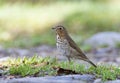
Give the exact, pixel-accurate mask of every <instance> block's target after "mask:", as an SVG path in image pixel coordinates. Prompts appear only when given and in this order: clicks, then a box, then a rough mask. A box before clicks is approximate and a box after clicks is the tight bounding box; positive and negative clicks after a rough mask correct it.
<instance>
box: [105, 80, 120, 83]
mask: <svg viewBox="0 0 120 83" xmlns="http://www.w3.org/2000/svg"><path fill="white" fill-rule="evenodd" d="M105 83H120V80H113V81H107V82H105Z"/></svg>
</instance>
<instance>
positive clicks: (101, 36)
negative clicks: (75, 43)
mask: <svg viewBox="0 0 120 83" xmlns="http://www.w3.org/2000/svg"><path fill="white" fill-rule="evenodd" d="M118 43H120V33H117V32H100V33H97V34H95V35H93V36H92V37H90V38H89V39H87V40H86V41H85V44H87V45H90V46H92V47H100V46H108V47H116V44H118Z"/></svg>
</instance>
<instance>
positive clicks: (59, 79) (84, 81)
mask: <svg viewBox="0 0 120 83" xmlns="http://www.w3.org/2000/svg"><path fill="white" fill-rule="evenodd" d="M94 78H95V76H93V75H66V76H48V77H26V78H18V79H7V80H0V83H93V81H94Z"/></svg>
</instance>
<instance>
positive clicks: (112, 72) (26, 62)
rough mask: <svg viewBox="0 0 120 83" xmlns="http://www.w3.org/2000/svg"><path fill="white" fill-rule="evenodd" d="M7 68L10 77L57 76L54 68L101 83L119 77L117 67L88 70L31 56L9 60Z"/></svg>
mask: <svg viewBox="0 0 120 83" xmlns="http://www.w3.org/2000/svg"><path fill="white" fill-rule="evenodd" d="M7 66H8V67H9V68H8V69H9V73H10V75H19V76H22V77H24V76H28V75H29V76H34V75H35V74H36V73H38V75H37V76H45V75H52V76H54V75H57V70H55V69H54V67H58V68H64V69H69V70H73V71H75V72H77V73H79V74H93V75H95V76H96V78H102V80H103V81H106V80H115V79H117V77H118V76H119V75H120V69H119V67H114V66H104V65H98V66H97V68H95V67H93V66H90V67H88V68H86V67H85V65H83V64H78V63H76V62H73V61H71V62H70V63H69V62H68V61H64V62H58V61H57V59H55V58H50V57H46V58H41V57H37V56H33V57H31V58H27V57H24V58H23V59H20V58H17V59H10V60H9V61H8V64H7Z"/></svg>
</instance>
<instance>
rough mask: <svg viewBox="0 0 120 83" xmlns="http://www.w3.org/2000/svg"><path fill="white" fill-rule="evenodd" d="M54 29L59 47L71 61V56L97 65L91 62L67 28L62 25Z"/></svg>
mask: <svg viewBox="0 0 120 83" xmlns="http://www.w3.org/2000/svg"><path fill="white" fill-rule="evenodd" d="M52 29H54V30H55V32H56V36H57V39H56V40H57V43H56V45H57V49H58V50H59V51H60V53H61V54H62V55H63V56H66V57H67V58H68V60H69V61H70V60H71V58H75V59H81V60H84V61H87V62H88V63H90V64H92V65H93V66H94V67H97V66H96V65H95V64H94V63H93V62H91V61H90V60H89V59H88V58H87V56H86V55H85V54H84V53H83V52H82V50H81V49H80V48H79V47H78V46H77V44H76V43H75V42H74V41H73V40H72V38H71V37H70V36H69V35H68V33H67V30H66V29H65V28H64V27H63V26H61V25H58V26H55V27H53V28H52Z"/></svg>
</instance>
